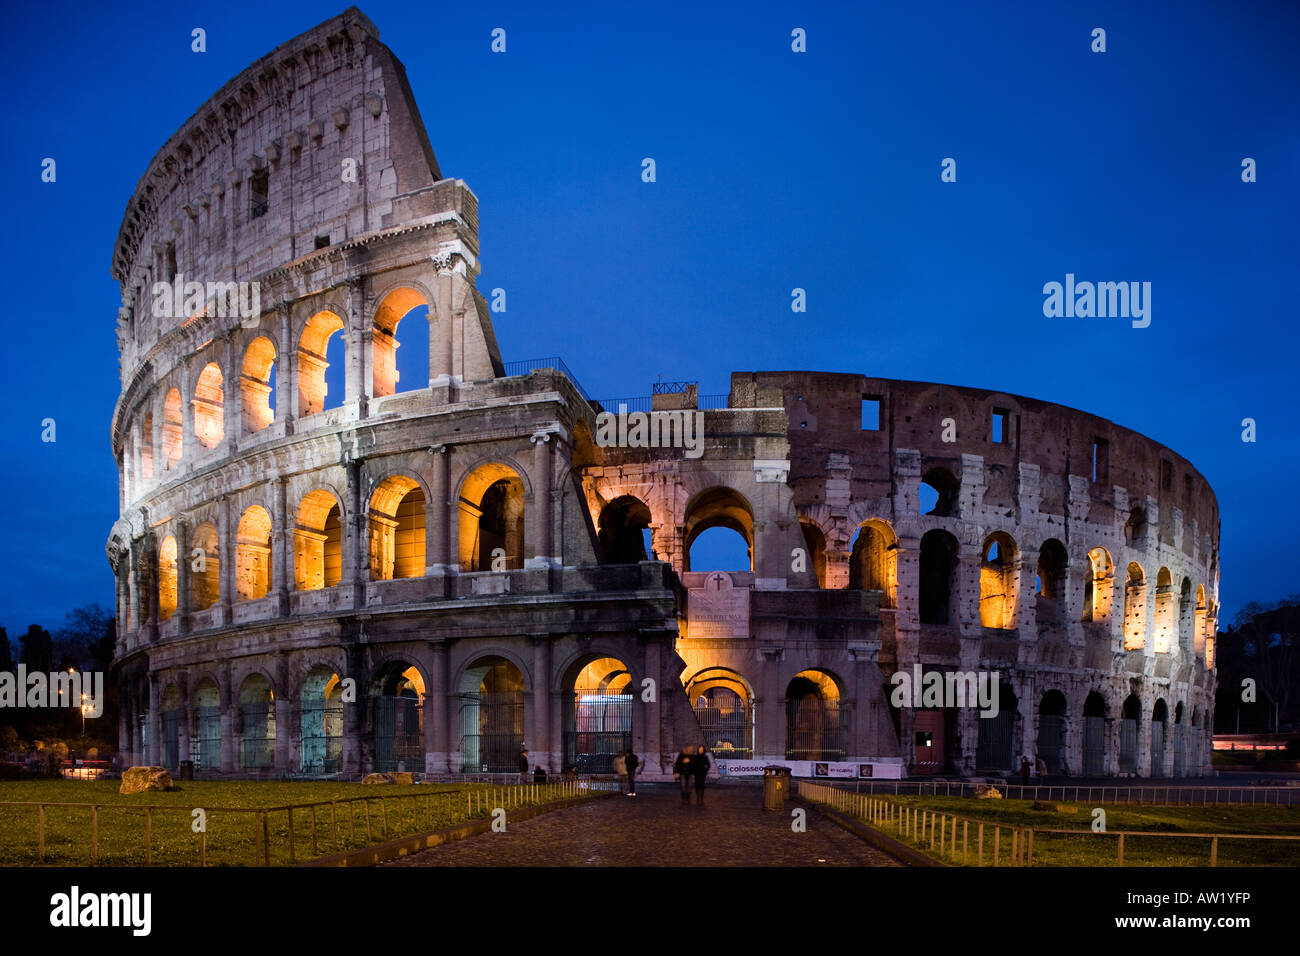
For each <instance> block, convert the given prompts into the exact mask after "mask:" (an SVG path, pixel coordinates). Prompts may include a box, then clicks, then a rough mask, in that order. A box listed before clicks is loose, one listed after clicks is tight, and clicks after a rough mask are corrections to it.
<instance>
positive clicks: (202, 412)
mask: <svg viewBox="0 0 1300 956" xmlns="http://www.w3.org/2000/svg"><path fill="white" fill-rule="evenodd" d="M224 413H225V393H224V390H223V389H222V383H221V368H220V367H219V366H218V365H217V363H216V362H209V363H208V364H207V365H205V366H203V371H202V372H200V373H199V381H198V384H197V385H195V386H194V437H195V438H197V439H198V440H199V444H200V445H202V446H203V447H204V448H216V447H217V446H218V445H220V444H221V437H222V435H223V434H224V433H225V422H224V421H223V420H222V416H223V415H224Z"/></svg>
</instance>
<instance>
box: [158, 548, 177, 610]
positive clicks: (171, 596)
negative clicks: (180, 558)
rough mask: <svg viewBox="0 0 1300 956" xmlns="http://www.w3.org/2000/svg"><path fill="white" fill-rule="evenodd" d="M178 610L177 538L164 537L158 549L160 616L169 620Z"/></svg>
mask: <svg viewBox="0 0 1300 956" xmlns="http://www.w3.org/2000/svg"><path fill="white" fill-rule="evenodd" d="M175 612H176V539H175V538H173V537H172V536H171V535H168V536H167V537H165V538H163V543H162V547H161V548H159V549H158V618H159V620H163V621H165V620H167V619H168V618H170V617H171V616H172V615H173V614H174V613H175Z"/></svg>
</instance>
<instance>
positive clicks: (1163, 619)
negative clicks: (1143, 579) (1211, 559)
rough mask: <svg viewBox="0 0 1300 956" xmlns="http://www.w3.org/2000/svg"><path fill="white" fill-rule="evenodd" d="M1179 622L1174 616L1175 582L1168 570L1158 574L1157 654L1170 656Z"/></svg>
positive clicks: (1162, 569) (1155, 624)
mask: <svg viewBox="0 0 1300 956" xmlns="http://www.w3.org/2000/svg"><path fill="white" fill-rule="evenodd" d="M1177 623H1178V620H1177V618H1176V617H1175V616H1174V580H1173V577H1172V576H1171V575H1170V573H1169V569H1168V568H1161V569H1160V570H1159V571H1158V572H1156V613H1155V622H1154V627H1155V652H1156V653H1157V654H1168V653H1169V649H1170V648H1171V647H1173V646H1174V632H1175V629H1176V626H1177Z"/></svg>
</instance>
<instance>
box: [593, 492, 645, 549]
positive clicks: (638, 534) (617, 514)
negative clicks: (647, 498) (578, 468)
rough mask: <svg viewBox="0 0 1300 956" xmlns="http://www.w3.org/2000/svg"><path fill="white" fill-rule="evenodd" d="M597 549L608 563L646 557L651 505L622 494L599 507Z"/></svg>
mask: <svg viewBox="0 0 1300 956" xmlns="http://www.w3.org/2000/svg"><path fill="white" fill-rule="evenodd" d="M597 527H598V528H599V539H600V550H601V552H602V553H603V554H604V556H605V560H606V561H607V562H609V563H610V564H635V563H636V562H638V561H646V560H648V559H649V548H647V546H646V545H647V538H649V535H650V508H649V507H648V506H647V505H646V503H645V502H644V501H642V500H641V499H640V498H634V497H633V496H632V495H622V496H621V497H618V498H615V499H614V500H613V501H611V502H610V503H609V504H607V505H605V507H604V508H602V509H601V510H600V518H599V519H598V521H597Z"/></svg>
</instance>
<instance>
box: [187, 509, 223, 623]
mask: <svg viewBox="0 0 1300 956" xmlns="http://www.w3.org/2000/svg"><path fill="white" fill-rule="evenodd" d="M190 545H191V548H190V555H189V558H190V597H191V600H192V602H193V606H194V609H195V610H197V611H201V610H203V609H204V608H209V607H212V606H213V605H214V604H216V603H217V601H218V600H219V599H220V597H221V594H220V589H221V550H220V548H219V546H218V542H217V529H216V526H215V525H213V524H212V522H211V521H205V522H203V523H202V524H200V525H199V526H198V527H197V528H195V529H194V536H193V537H192V538H191V539H190ZM195 551H198V552H199V554H194V552H195Z"/></svg>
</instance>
